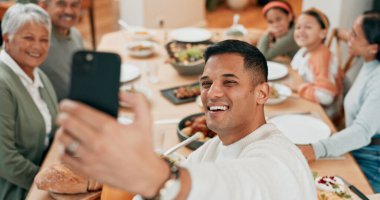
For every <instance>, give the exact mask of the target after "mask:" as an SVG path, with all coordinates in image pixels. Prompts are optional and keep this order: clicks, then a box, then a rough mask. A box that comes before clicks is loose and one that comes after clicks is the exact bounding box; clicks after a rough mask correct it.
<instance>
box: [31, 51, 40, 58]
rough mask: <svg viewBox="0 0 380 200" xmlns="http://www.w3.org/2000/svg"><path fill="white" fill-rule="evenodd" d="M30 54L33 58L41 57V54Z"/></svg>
mask: <svg viewBox="0 0 380 200" xmlns="http://www.w3.org/2000/svg"><path fill="white" fill-rule="evenodd" d="M28 54H29V55H30V56H32V57H40V56H41V54H40V53H31V52H29V53H28Z"/></svg>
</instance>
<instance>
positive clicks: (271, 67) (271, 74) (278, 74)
mask: <svg viewBox="0 0 380 200" xmlns="http://www.w3.org/2000/svg"><path fill="white" fill-rule="evenodd" d="M267 64H268V80H270V81H272V80H276V79H280V78H283V77H285V76H286V75H288V68H287V67H286V66H285V65H284V64H281V63H276V62H272V61H267Z"/></svg>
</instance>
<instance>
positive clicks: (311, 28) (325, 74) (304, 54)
mask: <svg viewBox="0 0 380 200" xmlns="http://www.w3.org/2000/svg"><path fill="white" fill-rule="evenodd" d="M328 29H329V21H328V19H327V17H326V15H325V14H323V13H322V12H321V11H320V10H318V9H316V8H312V9H309V10H306V11H304V12H303V13H302V14H301V15H300V16H299V17H298V19H297V23H296V30H295V32H294V39H295V41H296V42H297V44H298V45H299V46H300V47H302V48H301V49H300V50H299V51H298V52H297V54H296V55H295V56H294V58H293V60H292V62H291V65H292V67H293V69H295V70H296V71H298V74H299V75H300V76H301V77H302V79H303V81H304V83H303V84H301V85H299V86H297V87H296V88H293V89H294V90H296V91H298V94H299V95H300V97H302V98H304V99H307V100H310V101H313V102H316V103H319V104H321V105H322V106H323V107H324V109H325V111H326V113H327V115H329V116H330V117H334V115H335V114H337V112H338V111H339V107H340V106H339V105H341V103H339V102H342V101H339V98H340V97H341V95H340V94H341V87H342V86H341V84H342V83H341V70H340V68H339V66H338V61H337V58H336V57H335V56H334V55H333V54H332V52H331V51H330V50H329V48H328V47H326V46H325V45H324V41H325V39H326V35H327V32H328Z"/></svg>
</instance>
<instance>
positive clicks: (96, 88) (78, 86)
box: [69, 50, 121, 117]
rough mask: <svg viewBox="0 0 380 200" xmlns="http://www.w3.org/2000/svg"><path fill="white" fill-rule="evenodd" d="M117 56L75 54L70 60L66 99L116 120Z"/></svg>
mask: <svg viewBox="0 0 380 200" xmlns="http://www.w3.org/2000/svg"><path fill="white" fill-rule="evenodd" d="M120 66H121V59H120V56H119V55H117V54H115V53H108V52H95V51H84V50H81V51H78V52H75V53H74V55H73V57H72V63H71V81H70V91H69V98H70V99H72V100H76V101H80V102H83V103H85V104H88V105H90V106H91V107H94V108H96V109H98V110H100V111H103V112H105V113H108V114H109V115H111V116H113V117H117V114H118V109H119V97H118V93H119V87H120Z"/></svg>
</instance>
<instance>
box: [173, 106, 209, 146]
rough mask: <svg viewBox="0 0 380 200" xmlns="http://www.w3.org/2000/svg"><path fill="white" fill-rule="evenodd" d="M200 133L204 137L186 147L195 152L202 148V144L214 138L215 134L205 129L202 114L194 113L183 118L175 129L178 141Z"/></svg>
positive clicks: (204, 120) (204, 119)
mask: <svg viewBox="0 0 380 200" xmlns="http://www.w3.org/2000/svg"><path fill="white" fill-rule="evenodd" d="M199 131H200V132H202V133H203V135H204V136H205V137H204V138H201V139H199V140H196V141H193V142H191V143H190V144H188V145H187V147H188V148H190V149H192V150H195V149H197V148H199V147H200V146H202V145H203V144H204V142H206V141H207V140H209V139H211V138H212V137H215V136H216V133H215V132H213V131H211V130H210V129H208V128H207V125H206V118H205V115H204V113H196V114H192V115H189V116H187V117H184V118H183V119H182V120H181V121H180V122H179V123H178V127H177V136H178V138H179V140H180V141H184V140H186V139H187V138H188V137H189V136H191V135H192V134H194V133H196V132H199Z"/></svg>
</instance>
